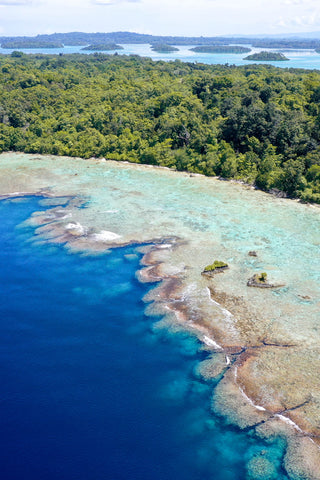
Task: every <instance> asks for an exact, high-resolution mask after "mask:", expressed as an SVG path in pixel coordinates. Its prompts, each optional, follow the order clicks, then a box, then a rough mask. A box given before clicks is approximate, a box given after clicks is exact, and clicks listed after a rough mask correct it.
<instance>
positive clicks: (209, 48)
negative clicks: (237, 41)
mask: <svg viewBox="0 0 320 480" xmlns="http://www.w3.org/2000/svg"><path fill="white" fill-rule="evenodd" d="M190 50H191V51H192V52H197V53H248V52H251V48H247V47H241V46H238V45H201V46H199V47H193V48H190Z"/></svg>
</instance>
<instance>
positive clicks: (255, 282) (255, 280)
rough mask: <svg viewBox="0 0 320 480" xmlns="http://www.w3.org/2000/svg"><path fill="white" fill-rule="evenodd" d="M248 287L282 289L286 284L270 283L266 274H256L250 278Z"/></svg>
mask: <svg viewBox="0 0 320 480" xmlns="http://www.w3.org/2000/svg"><path fill="white" fill-rule="evenodd" d="M247 286H248V287H257V288H281V287H284V286H285V285H284V284H276V283H269V282H268V280H267V274H266V273H265V272H262V273H255V274H254V275H253V277H251V278H249V280H248V282H247Z"/></svg>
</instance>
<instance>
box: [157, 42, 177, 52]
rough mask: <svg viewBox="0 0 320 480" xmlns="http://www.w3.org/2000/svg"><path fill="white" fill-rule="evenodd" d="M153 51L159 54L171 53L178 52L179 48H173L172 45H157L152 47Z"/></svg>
mask: <svg viewBox="0 0 320 480" xmlns="http://www.w3.org/2000/svg"><path fill="white" fill-rule="evenodd" d="M151 50H153V51H154V52H159V53H171V52H178V51H179V48H176V47H173V46H172V45H168V44H166V43H155V44H154V45H151Z"/></svg>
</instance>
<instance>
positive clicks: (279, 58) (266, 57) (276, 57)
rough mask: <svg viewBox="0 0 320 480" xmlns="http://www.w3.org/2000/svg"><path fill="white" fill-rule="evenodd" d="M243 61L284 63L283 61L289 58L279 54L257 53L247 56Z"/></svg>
mask: <svg viewBox="0 0 320 480" xmlns="http://www.w3.org/2000/svg"><path fill="white" fill-rule="evenodd" d="M243 60H253V61H255V60H258V61H262V62H267V61H273V62H284V61H288V60H289V58H287V57H286V56H285V55H283V53H279V52H258V53H253V54H252V55H248V56H247V57H245V58H244V59H243Z"/></svg>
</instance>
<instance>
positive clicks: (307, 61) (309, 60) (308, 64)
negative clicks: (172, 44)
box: [0, 44, 320, 70]
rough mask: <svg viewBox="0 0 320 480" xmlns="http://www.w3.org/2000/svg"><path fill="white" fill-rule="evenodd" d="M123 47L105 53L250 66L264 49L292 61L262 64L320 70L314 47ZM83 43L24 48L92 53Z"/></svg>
mask: <svg viewBox="0 0 320 480" xmlns="http://www.w3.org/2000/svg"><path fill="white" fill-rule="evenodd" d="M122 46H123V50H117V51H109V52H103V53H107V54H108V53H109V54H114V53H116V52H117V54H118V55H140V56H142V57H149V58H152V59H153V60H166V61H174V60H180V61H182V62H192V63H194V62H198V63H205V64H208V65H213V64H226V63H228V64H230V65H237V66H239V65H250V64H252V63H256V62H251V61H248V60H244V58H245V57H246V56H248V55H249V54H250V55H251V54H253V53H257V52H260V51H261V50H264V51H270V52H273V51H277V52H279V51H281V52H283V53H284V55H285V56H286V57H287V58H289V61H286V62H258V63H262V64H270V65H274V66H276V67H281V68H303V69H311V70H312V69H316V70H319V69H320V54H319V53H316V52H315V51H314V50H311V49H305V50H303V49H299V50H294V49H292V50H288V49H272V48H255V47H251V46H250V45H244V46H245V47H249V48H251V52H250V53H245V54H232V53H228V54H208V53H198V52H192V51H190V48H192V47H194V45H177V46H176V47H177V48H178V49H179V51H177V52H172V53H158V52H154V51H153V50H152V49H151V45H149V44H123V45H122ZM81 49H82V47H81V46H76V47H75V46H65V47H64V48H47V49H45V48H41V49H23V50H22V51H23V52H24V53H33V54H55V55H57V54H60V53H62V54H68V53H83V54H87V55H90V54H93V53H94V52H90V51H89V50H81ZM14 50H16V49H4V48H0V54H10V53H11V52H13V51H14Z"/></svg>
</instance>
